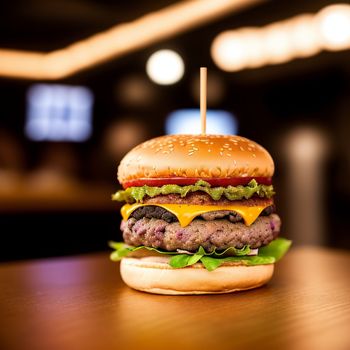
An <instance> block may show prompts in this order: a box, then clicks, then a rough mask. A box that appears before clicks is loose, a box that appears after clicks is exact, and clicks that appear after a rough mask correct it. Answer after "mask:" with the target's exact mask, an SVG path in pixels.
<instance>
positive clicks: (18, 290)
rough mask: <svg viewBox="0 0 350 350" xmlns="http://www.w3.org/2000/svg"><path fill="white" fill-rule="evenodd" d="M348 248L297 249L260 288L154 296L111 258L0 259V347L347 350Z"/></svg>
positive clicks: (349, 340) (349, 333) (349, 303)
mask: <svg viewBox="0 0 350 350" xmlns="http://www.w3.org/2000/svg"><path fill="white" fill-rule="evenodd" d="M349 269H350V254H349V252H345V251H335V250H328V249H321V248H294V249H292V250H291V252H290V253H288V255H287V256H286V257H285V258H284V259H283V260H282V261H281V262H280V263H278V265H277V268H276V273H275V276H274V278H273V280H272V281H271V282H270V283H269V284H268V285H267V286H265V287H262V288H259V289H256V290H252V291H248V292H241V293H236V294H226V295H209V296H176V297H173V296H159V295H151V294H146V293H141V292H137V291H134V290H131V289H129V288H128V287H126V286H125V285H124V284H123V283H122V281H121V280H120V277H119V272H118V265H117V264H115V263H112V262H110V261H109V260H108V256H107V254H96V255H89V256H81V257H72V258H59V259H49V260H41V261H30V262H29V261H28V262H19V263H9V264H2V265H0V287H1V290H0V320H1V324H0V349H3V350H7V349H28V350H36V349H45V350H55V349H64V350H79V349H84V350H86V349H96V350H104V349H123V350H124V349H125V350H129V349H146V348H149V349H178V350H179V349H210V348H212V349H248V348H249V349H265V348H268V349H298V350H300V349H317V350H319V349H331V350H333V349H344V350H346V349H350V278H349V277H350V274H349Z"/></svg>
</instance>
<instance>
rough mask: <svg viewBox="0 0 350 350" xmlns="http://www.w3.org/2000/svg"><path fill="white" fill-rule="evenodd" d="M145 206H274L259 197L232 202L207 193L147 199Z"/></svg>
mask: <svg viewBox="0 0 350 350" xmlns="http://www.w3.org/2000/svg"><path fill="white" fill-rule="evenodd" d="M143 203H145V204H150V205H151V204H171V203H172V204H193V205H233V204H241V205H246V206H248V207H252V206H255V205H272V204H273V198H260V197H257V196H254V197H251V198H249V199H241V200H237V201H230V200H229V199H227V198H226V197H222V198H220V199H219V200H215V199H213V198H211V197H210V196H209V195H208V194H207V193H204V192H200V191H197V192H192V193H188V194H187V195H186V197H181V196H180V195H179V194H174V193H171V194H166V195H159V196H155V197H145V198H144V200H143Z"/></svg>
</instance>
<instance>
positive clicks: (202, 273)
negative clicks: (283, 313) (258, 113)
mask: <svg viewBox="0 0 350 350" xmlns="http://www.w3.org/2000/svg"><path fill="white" fill-rule="evenodd" d="M273 173H274V163H273V160H272V158H271V156H270V154H269V153H268V152H267V150H266V149H264V148H263V147H262V146H260V145H259V144H257V143H255V142H253V141H251V140H249V139H247V138H244V137H240V136H232V135H166V136H161V137H157V138H154V139H151V140H148V141H146V142H144V143H142V144H140V145H138V146H136V147H135V148H133V149H132V150H131V151H130V152H129V153H127V154H126V156H125V157H124V158H123V159H122V161H121V163H120V165H119V168H118V180H119V182H120V184H121V185H122V187H123V189H122V190H120V191H118V192H116V193H115V194H114V195H113V196H112V199H113V200H116V201H120V202H124V203H125V204H124V205H123V207H122V208H121V214H122V218H123V220H122V222H121V231H122V233H123V240H124V242H111V243H110V246H111V247H112V248H113V249H114V251H113V253H112V254H111V259H112V260H113V261H119V260H121V264H120V271H121V277H122V279H123V280H124V282H125V283H126V284H127V285H129V286H130V287H132V288H134V289H137V290H141V291H145V292H150V293H157V294H175V295H177V294H214V293H228V292H234V291H240V290H247V289H252V288H256V287H259V286H262V285H264V284H265V283H267V282H268V281H269V280H270V279H271V277H272V274H273V271H274V264H275V262H276V261H278V260H279V259H280V258H281V257H282V256H283V255H284V254H285V253H286V251H287V250H288V248H289V246H290V244H291V242H290V241H289V240H287V239H283V238H279V237H278V236H279V233H280V227H281V220H280V218H279V216H278V215H277V214H276V210H275V205H274V200H273V196H274V194H275V192H274V190H273V185H272V176H273Z"/></svg>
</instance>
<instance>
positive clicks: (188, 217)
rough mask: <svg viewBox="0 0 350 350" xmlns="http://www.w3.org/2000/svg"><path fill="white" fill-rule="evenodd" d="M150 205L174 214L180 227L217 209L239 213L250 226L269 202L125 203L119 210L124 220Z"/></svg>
mask: <svg viewBox="0 0 350 350" xmlns="http://www.w3.org/2000/svg"><path fill="white" fill-rule="evenodd" d="M146 205H152V206H157V207H161V208H164V209H166V210H168V211H169V212H170V213H172V214H174V215H175V216H176V217H177V219H178V220H179V222H180V225H181V226H182V227H185V226H187V225H189V224H190V223H191V221H192V220H193V219H194V218H195V217H196V216H198V215H201V214H204V213H208V212H210V211H218V210H230V211H235V212H237V213H238V214H240V215H241V216H242V218H243V220H244V223H245V224H246V225H247V226H250V225H251V224H252V223H253V222H254V221H255V220H256V219H257V218H258V216H259V215H260V213H261V212H262V211H263V210H264V209H265V208H267V207H268V206H269V205H271V203H269V204H266V205H263V206H259V205H258V206H253V207H247V206H244V205H239V204H235V205H191V204H154V203H152V204H141V203H134V204H125V205H124V206H123V207H122V208H121V210H120V212H121V214H122V217H123V219H124V220H128V218H129V216H130V215H131V213H132V212H133V211H134V210H136V209H137V208H140V207H143V206H146Z"/></svg>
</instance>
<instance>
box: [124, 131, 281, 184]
mask: <svg viewBox="0 0 350 350" xmlns="http://www.w3.org/2000/svg"><path fill="white" fill-rule="evenodd" d="M273 173H274V163H273V160H272V158H271V156H270V154H269V153H268V152H267V151H266V150H265V149H264V148H263V147H262V146H260V145H259V144H257V143H256V142H254V141H251V140H249V139H246V138H244V137H241V136H232V135H166V136H161V137H157V138H154V139H151V140H149V141H146V142H144V143H142V144H140V145H138V146H136V147H135V148H133V149H132V150H131V151H130V152H129V153H128V154H126V156H125V157H124V158H123V159H122V161H121V163H120V165H119V168H118V180H119V182H120V183H121V184H123V183H124V182H126V181H130V180H135V179H139V178H167V177H198V178H202V179H205V178H227V177H272V175H273Z"/></svg>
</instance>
